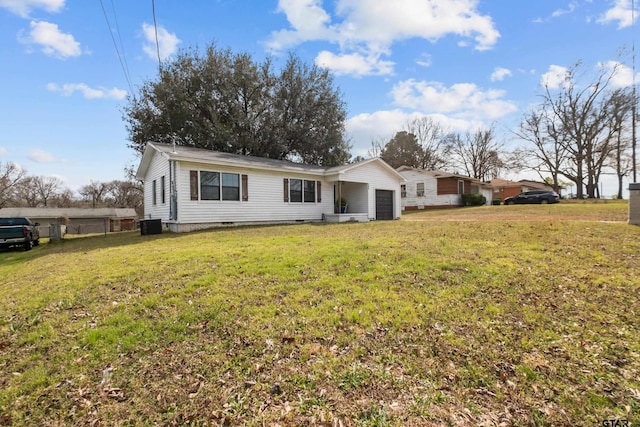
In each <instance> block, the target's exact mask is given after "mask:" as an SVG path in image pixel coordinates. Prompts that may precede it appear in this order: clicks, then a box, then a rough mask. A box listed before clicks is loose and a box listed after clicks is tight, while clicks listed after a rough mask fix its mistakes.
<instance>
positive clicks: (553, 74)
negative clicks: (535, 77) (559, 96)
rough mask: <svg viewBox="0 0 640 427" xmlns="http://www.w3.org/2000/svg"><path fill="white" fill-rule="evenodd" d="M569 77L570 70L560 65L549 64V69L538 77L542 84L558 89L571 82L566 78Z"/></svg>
mask: <svg viewBox="0 0 640 427" xmlns="http://www.w3.org/2000/svg"><path fill="white" fill-rule="evenodd" d="M569 77H570V72H569V69H568V68H567V67H562V66H560V65H551V66H550V67H549V71H547V72H546V73H544V74H543V75H542V77H541V78H540V84H541V85H542V86H546V87H548V88H549V89H559V88H561V87H566V85H570V84H571V82H570V81H569V80H568V79H569Z"/></svg>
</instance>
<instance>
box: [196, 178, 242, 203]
mask: <svg viewBox="0 0 640 427" xmlns="http://www.w3.org/2000/svg"><path fill="white" fill-rule="evenodd" d="M244 182H245V184H246V179H245V180H244ZM192 184H193V183H192ZM245 186H246V185H245ZM193 195H194V194H193V192H192V199H193ZM200 200H236V201H239V200H240V175H239V174H237V173H225V172H209V171H200ZM245 200H246V199H245Z"/></svg>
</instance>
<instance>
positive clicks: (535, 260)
mask: <svg viewBox="0 0 640 427" xmlns="http://www.w3.org/2000/svg"><path fill="white" fill-rule="evenodd" d="M626 215H627V205H626V203H624V202H612V201H609V202H607V203H604V202H600V203H561V204H559V205H547V206H490V207H480V208H464V209H455V210H445V211H420V212H412V213H410V214H407V215H403V219H402V220H400V221H391V222H374V223H368V224H352V223H349V224H335V225H308V224H307V225H292V226H270V227H244V228H225V229H218V230H211V231H203V232H197V233H190V234H184V235H176V234H167V233H165V234H163V235H160V236H140V235H139V234H138V233H121V234H110V235H107V236H104V235H100V236H91V237H85V238H74V239H69V240H66V241H63V242H61V243H59V244H43V245H41V246H40V247H38V248H35V249H34V250H33V251H30V252H22V251H5V252H1V253H0V425H25V424H28V425H69V424H71V425H84V424H92V423H94V422H98V423H100V424H101V425H140V424H144V425H184V424H192V425H202V424H207V423H208V424H213V425H221V424H224V423H227V424H228V425H255V426H261V425H275V424H276V423H278V424H280V425H334V423H339V422H341V423H342V424H343V425H345V426H376V425H377V426H400V425H479V424H483V423H484V424H485V425H498V424H500V423H506V425H523V426H524V425H600V424H601V423H602V420H604V419H612V418H617V419H625V420H629V421H630V423H631V424H632V425H636V424H638V423H640V415H638V414H640V381H639V380H638V378H640V339H639V338H638V337H639V336H640V333H639V332H640V313H638V311H639V307H640V228H638V227H634V226H629V225H627V224H626V222H625V221H626Z"/></svg>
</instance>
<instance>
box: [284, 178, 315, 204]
mask: <svg viewBox="0 0 640 427" xmlns="http://www.w3.org/2000/svg"><path fill="white" fill-rule="evenodd" d="M320 200H321V198H320V182H319V181H318V182H316V181H311V180H308V179H295V178H291V179H289V178H285V179H284V201H285V202H289V203H316V201H317V202H318V203H319V202H320Z"/></svg>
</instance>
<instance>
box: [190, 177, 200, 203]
mask: <svg viewBox="0 0 640 427" xmlns="http://www.w3.org/2000/svg"><path fill="white" fill-rule="evenodd" d="M189 182H190V187H191V200H198V171H189Z"/></svg>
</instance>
